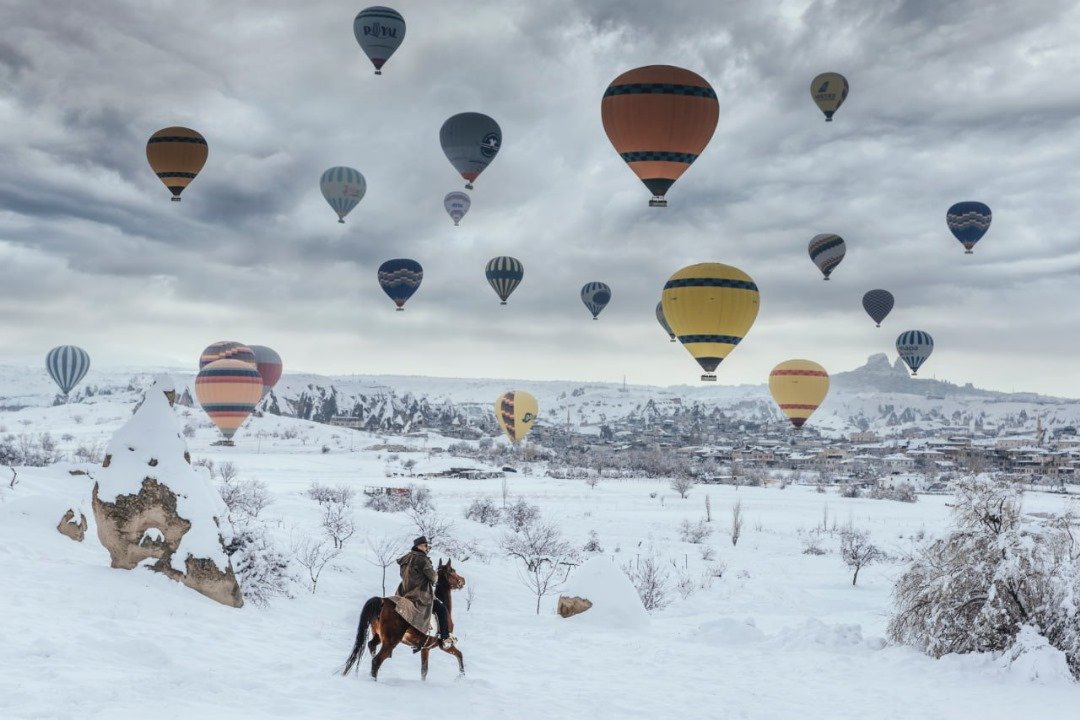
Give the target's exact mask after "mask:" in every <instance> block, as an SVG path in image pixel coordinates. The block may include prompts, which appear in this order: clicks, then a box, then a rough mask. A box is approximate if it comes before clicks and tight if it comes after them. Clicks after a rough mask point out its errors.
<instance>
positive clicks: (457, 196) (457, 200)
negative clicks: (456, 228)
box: [443, 190, 472, 225]
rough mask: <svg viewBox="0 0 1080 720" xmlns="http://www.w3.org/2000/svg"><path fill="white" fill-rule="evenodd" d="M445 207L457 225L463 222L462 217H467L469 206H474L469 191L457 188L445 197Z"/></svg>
mask: <svg viewBox="0 0 1080 720" xmlns="http://www.w3.org/2000/svg"><path fill="white" fill-rule="evenodd" d="M443 207H444V208H445V209H446V213H447V214H448V215H449V216H450V218H451V219H452V220H453V221H454V225H457V224H458V223H459V222H461V218H463V217H465V213H467V212H469V208H470V207H472V200H470V199H469V195H468V194H467V193H463V192H461V191H460V190H455V191H454V192H451V193H447V194H446V197H444V198H443Z"/></svg>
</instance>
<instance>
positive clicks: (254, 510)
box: [218, 474, 274, 518]
mask: <svg viewBox="0 0 1080 720" xmlns="http://www.w3.org/2000/svg"><path fill="white" fill-rule="evenodd" d="M225 477H226V476H225V474H222V481H221V483H220V484H219V485H218V492H219V493H220V494H221V499H222V500H224V501H225V506H226V507H228V508H229V517H230V518H232V517H235V516H236V515H237V514H238V513H240V514H244V515H249V516H251V517H252V518H257V517H259V515H260V514H261V513H262V511H263V510H265V509H266V506H267V505H269V504H270V503H272V502H273V501H274V498H273V496H272V495H271V494H270V490H269V489H268V488H267V487H266V483H264V482H263V481H261V480H237V479H236V476H235V475H229V479H228V480H226V479H225Z"/></svg>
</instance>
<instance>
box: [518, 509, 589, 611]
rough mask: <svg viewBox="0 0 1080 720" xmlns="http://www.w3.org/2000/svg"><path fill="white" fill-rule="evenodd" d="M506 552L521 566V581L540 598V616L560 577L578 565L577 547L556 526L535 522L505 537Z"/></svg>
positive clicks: (537, 605) (537, 600) (538, 602)
mask: <svg viewBox="0 0 1080 720" xmlns="http://www.w3.org/2000/svg"><path fill="white" fill-rule="evenodd" d="M501 544H502V548H503V550H504V551H505V552H506V554H507V555H509V556H510V557H513V558H516V559H517V560H519V561H520V562H521V566H520V567H519V568H518V577H519V579H520V580H521V582H522V583H523V584H524V585H525V586H526V587H527V588H529V590H531V591H532V592H533V594H534V595H536V614H537V615H539V614H540V601H541V600H542V599H543V597H544V596H545V595H548V594H550V593H551V592H554V591H555V590H556V589H557V587H558V585H559V578H558V573H559V570H560V569H561V568H562V567H569V566H570V565H573V564H574V563H575V561H576V553H575V552H574V549H573V547H571V545H570V543H568V542H567V541H566V540H565V539H564V538H563V536H562V531H561V530H559V528H558V526H556V525H555V524H554V523H550V522H543V521H541V520H535V521H533V522H530V523H527V524H526V525H524V526H522V528H521V529H520V530H518V531H517V532H507V533H505V534H504V535H503V537H502V543H501Z"/></svg>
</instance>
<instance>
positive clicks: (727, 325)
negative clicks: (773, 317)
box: [661, 263, 760, 380]
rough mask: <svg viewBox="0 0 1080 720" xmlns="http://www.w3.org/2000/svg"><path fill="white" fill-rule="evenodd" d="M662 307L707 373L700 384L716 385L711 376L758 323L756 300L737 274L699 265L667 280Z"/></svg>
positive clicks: (733, 269)
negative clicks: (708, 382) (707, 381)
mask: <svg viewBox="0 0 1080 720" xmlns="http://www.w3.org/2000/svg"><path fill="white" fill-rule="evenodd" d="M661 303H662V305H663V310H664V317H665V318H667V321H668V324H669V325H671V329H672V330H673V331H674V332H675V336H676V337H677V338H678V339H679V342H681V343H682V344H683V347H685V348H686V350H687V352H689V353H690V355H691V356H693V358H694V359H695V360H697V362H698V364H699V365H701V368H702V369H703V370H704V371H705V372H706V373H707V374H706V375H702V378H701V379H702V380H715V379H716V375H714V374H713V371H715V370H716V368H717V366H718V365H719V364H720V363H721V362H722V361H723V360H724V358H726V357H727V356H728V355H729V354H730V353H731V351H732V350H734V349H735V346H736V345H738V344H739V343H740V342H742V339H743V338H744V337H745V336H746V333H748V332H749V331H750V328H751V327H752V326H753V324H754V320H756V319H757V314H758V305H759V303H760V296H759V294H758V288H757V285H756V284H755V283H754V280H753V278H751V277H750V276H749V275H747V274H746V273H744V272H743V271H742V270H740V269H739V268H737V267H732V266H731V265H724V264H723V263H699V264H697V265H690V266H688V267H684V268H683V269H682V270H679V271H678V272H676V273H675V274H674V275H672V276H671V277H670V278H668V281H667V283H665V285H664V292H663V295H662V296H661Z"/></svg>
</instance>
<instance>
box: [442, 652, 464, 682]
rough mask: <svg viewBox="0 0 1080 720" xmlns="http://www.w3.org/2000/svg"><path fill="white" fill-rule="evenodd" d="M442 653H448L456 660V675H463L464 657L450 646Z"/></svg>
mask: <svg viewBox="0 0 1080 720" xmlns="http://www.w3.org/2000/svg"><path fill="white" fill-rule="evenodd" d="M444 652H448V653H450V654H451V655H453V656H454V657H456V658H457V664H458V673H459V674H461V675H464V674H465V656H464V655H462V654H461V651H460V650H458V649H457V648H456V647H454V646H450V647H448V648H444Z"/></svg>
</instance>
